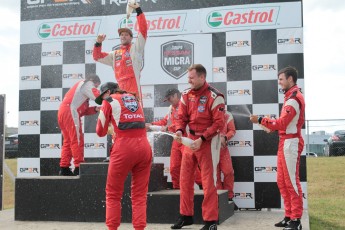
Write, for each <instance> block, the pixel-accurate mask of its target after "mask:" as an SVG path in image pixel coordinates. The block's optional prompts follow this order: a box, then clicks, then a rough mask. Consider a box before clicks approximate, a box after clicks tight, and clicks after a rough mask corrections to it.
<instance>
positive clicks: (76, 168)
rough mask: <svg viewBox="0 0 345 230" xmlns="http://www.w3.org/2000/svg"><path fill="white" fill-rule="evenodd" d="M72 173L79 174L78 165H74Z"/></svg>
mask: <svg viewBox="0 0 345 230" xmlns="http://www.w3.org/2000/svg"><path fill="white" fill-rule="evenodd" d="M73 174H74V176H79V167H75V169H74V171H73Z"/></svg>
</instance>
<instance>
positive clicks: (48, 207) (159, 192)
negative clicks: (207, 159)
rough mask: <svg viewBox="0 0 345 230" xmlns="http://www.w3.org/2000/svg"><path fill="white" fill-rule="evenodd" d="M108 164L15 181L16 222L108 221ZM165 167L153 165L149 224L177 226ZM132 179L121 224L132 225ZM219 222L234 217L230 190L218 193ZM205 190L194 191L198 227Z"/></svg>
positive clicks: (127, 183)
mask: <svg viewBox="0 0 345 230" xmlns="http://www.w3.org/2000/svg"><path fill="white" fill-rule="evenodd" d="M107 170H108V163H105V162H100V163H82V164H81V165H80V175H79V176H70V177H68V176H41V177H36V178H16V183H15V220H20V221H71V222H105V205H106V203H105V185H106V178H107ZM163 172H164V164H152V167H151V174H150V182H149V190H148V191H149V192H148V200H147V204H148V205H147V222H148V223H174V222H175V221H176V220H177V218H178V214H179V190H165V189H166V188H167V177H166V176H164V173H163ZM130 186H131V176H130V175H129V176H128V177H127V179H126V181H125V186H124V193H123V197H122V218H121V222H123V223H130V222H131V219H132V207H131V200H130ZM218 198H219V223H222V222H223V221H224V220H226V219H227V218H229V217H230V216H232V215H233V212H234V211H233V210H234V207H233V206H234V205H233V203H228V202H227V191H224V190H223V191H218ZM202 199H203V193H202V191H198V190H196V191H195V199H194V203H195V216H194V221H195V223H196V224H198V223H202V218H201V202H202Z"/></svg>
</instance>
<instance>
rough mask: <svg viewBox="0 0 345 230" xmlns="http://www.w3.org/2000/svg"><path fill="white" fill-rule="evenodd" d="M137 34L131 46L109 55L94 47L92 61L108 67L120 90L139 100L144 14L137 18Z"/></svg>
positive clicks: (125, 46)
mask: <svg viewBox="0 0 345 230" xmlns="http://www.w3.org/2000/svg"><path fill="white" fill-rule="evenodd" d="M137 20H138V25H139V33H138V38H137V39H136V42H135V43H134V44H133V45H132V44H129V45H121V46H120V48H119V49H117V50H115V51H112V52H110V53H107V52H102V46H98V47H97V46H96V45H95V46H94V48H93V59H94V60H95V61H98V62H101V63H103V64H106V65H110V66H111V67H112V68H113V69H114V72H115V79H116V81H117V83H118V84H119V86H120V89H122V90H125V91H127V92H131V93H135V94H136V96H137V97H139V98H141V89H140V70H141V68H142V62H143V59H144V48H145V43H146V37H147V22H146V18H145V15H144V13H141V14H140V15H139V16H137Z"/></svg>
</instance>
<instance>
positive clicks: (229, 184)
mask: <svg viewBox="0 0 345 230" xmlns="http://www.w3.org/2000/svg"><path fill="white" fill-rule="evenodd" d="M224 116H225V117H224V120H225V123H224V126H223V128H222V129H221V131H220V135H221V148H220V159H219V164H218V172H217V189H220V190H222V189H224V190H228V191H229V195H228V198H229V201H232V198H233V197H234V179H235V178H234V169H233V167H232V161H231V156H230V152H229V148H228V145H227V143H228V141H229V140H230V139H231V138H232V137H233V136H235V134H236V128H235V121H234V117H233V116H232V114H231V113H230V112H228V111H225V114H224ZM221 173H223V175H224V180H223V182H222V180H221Z"/></svg>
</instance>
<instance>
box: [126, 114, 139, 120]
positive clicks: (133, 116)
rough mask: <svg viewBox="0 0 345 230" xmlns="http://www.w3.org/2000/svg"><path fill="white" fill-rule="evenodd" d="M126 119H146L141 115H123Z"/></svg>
mask: <svg viewBox="0 0 345 230" xmlns="http://www.w3.org/2000/svg"><path fill="white" fill-rule="evenodd" d="M123 116H125V118H126V119H133V118H144V117H143V115H141V114H123Z"/></svg>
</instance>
